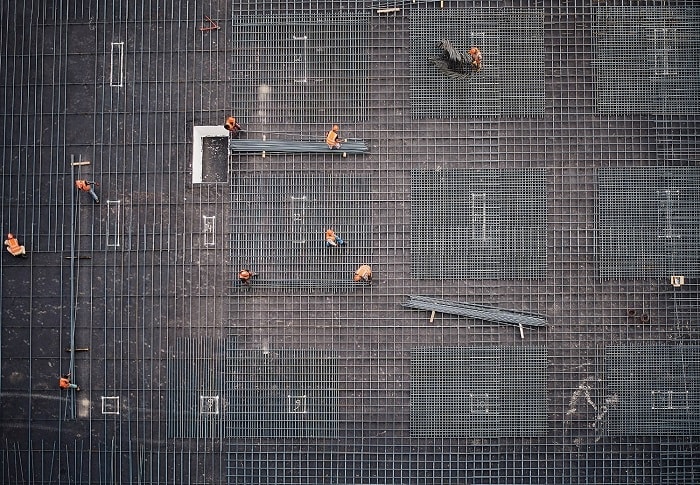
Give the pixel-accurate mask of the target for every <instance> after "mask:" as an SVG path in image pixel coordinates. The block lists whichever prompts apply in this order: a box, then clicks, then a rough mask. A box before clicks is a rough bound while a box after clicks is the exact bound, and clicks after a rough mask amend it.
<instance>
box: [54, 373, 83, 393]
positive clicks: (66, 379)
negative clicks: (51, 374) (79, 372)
mask: <svg viewBox="0 0 700 485" xmlns="http://www.w3.org/2000/svg"><path fill="white" fill-rule="evenodd" d="M58 387H60V388H61V389H65V390H68V389H75V390H76V391H79V390H80V387H78V386H77V385H76V384H73V383H72V382H71V381H70V372H69V373H68V374H63V375H62V376H61V378H60V379H58Z"/></svg>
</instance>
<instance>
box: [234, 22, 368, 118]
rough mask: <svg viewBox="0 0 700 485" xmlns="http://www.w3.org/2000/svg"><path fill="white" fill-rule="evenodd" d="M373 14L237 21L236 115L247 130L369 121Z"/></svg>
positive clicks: (235, 60)
mask: <svg viewBox="0 0 700 485" xmlns="http://www.w3.org/2000/svg"><path fill="white" fill-rule="evenodd" d="M368 18H369V17H368V15H367V14H364V13H362V12H348V11H345V12H342V13H330V12H327V13H323V14H290V15H275V14H273V15H269V14H266V15H260V16H249V15H241V16H234V18H233V35H234V39H235V43H236V46H237V48H236V49H235V50H234V51H233V61H232V65H233V78H234V79H236V80H237V82H239V83H240V84H241V85H240V86H239V89H237V92H239V93H241V94H243V96H241V97H240V98H237V99H236V100H235V101H234V103H235V108H236V109H238V110H240V112H241V116H242V117H244V119H246V120H248V125H249V126H258V127H260V126H265V127H269V126H270V124H272V125H273V126H274V124H275V123H305V122H312V121H313V122H317V121H318V120H319V119H324V118H326V119H331V118H332V122H335V123H343V122H346V121H358V120H362V119H365V117H366V115H367V112H366V110H367V92H368V81H369V80H368V72H369V69H368V67H369V65H368V38H369V36H368V26H369V21H368Z"/></svg>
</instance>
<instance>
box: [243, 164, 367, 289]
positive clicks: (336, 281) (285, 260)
mask: <svg viewBox="0 0 700 485" xmlns="http://www.w3.org/2000/svg"><path fill="white" fill-rule="evenodd" d="M231 196H232V204H231V213H232V228H231V261H232V262H233V272H234V274H233V275H232V278H233V282H234V285H235V286H234V288H239V287H240V286H239V285H238V281H237V276H236V275H237V273H238V271H239V270H240V269H242V268H244V267H248V268H249V269H251V270H253V271H255V272H256V273H258V275H259V276H258V277H257V278H256V279H255V280H254V283H253V284H254V285H256V286H257V287H272V288H308V287H311V288H331V289H338V288H352V287H353V286H352V284H353V281H352V275H353V273H354V271H355V269H356V268H357V265H358V264H360V263H358V262H368V261H369V257H370V252H371V247H372V239H371V237H372V234H371V232H372V215H371V210H370V207H371V206H370V197H371V194H370V184H369V179H368V178H366V177H362V176H357V175H353V174H334V175H330V174H323V173H311V172H306V173H304V172H272V173H252V174H249V175H245V174H244V175H240V176H239V177H234V184H233V186H232V194H231ZM240 228H245V230H244V231H241V230H240ZM328 228H333V229H334V230H335V232H336V233H337V234H339V235H340V236H341V237H342V238H343V239H344V240H345V242H346V245H345V246H343V247H342V248H328V247H326V246H325V231H326V229H328Z"/></svg>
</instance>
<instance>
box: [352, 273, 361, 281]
mask: <svg viewBox="0 0 700 485" xmlns="http://www.w3.org/2000/svg"><path fill="white" fill-rule="evenodd" d="M360 279H361V278H360V275H359V274H357V273H355V276H353V277H352V280H353V281H360Z"/></svg>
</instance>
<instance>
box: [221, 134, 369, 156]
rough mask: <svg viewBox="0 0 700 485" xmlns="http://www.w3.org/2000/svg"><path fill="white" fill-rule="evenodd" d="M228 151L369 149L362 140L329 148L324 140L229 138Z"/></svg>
mask: <svg viewBox="0 0 700 485" xmlns="http://www.w3.org/2000/svg"><path fill="white" fill-rule="evenodd" d="M228 148H229V152H230V153H231V154H233V153H262V152H266V153H328V154H329V155H342V154H344V153H365V152H368V151H369V148H368V147H367V144H366V143H365V141H364V140H348V141H346V142H344V143H341V146H340V148H338V149H333V150H331V149H330V148H328V145H326V143H325V142H310V141H293V140H240V139H238V138H231V139H230V141H229V144H228Z"/></svg>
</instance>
